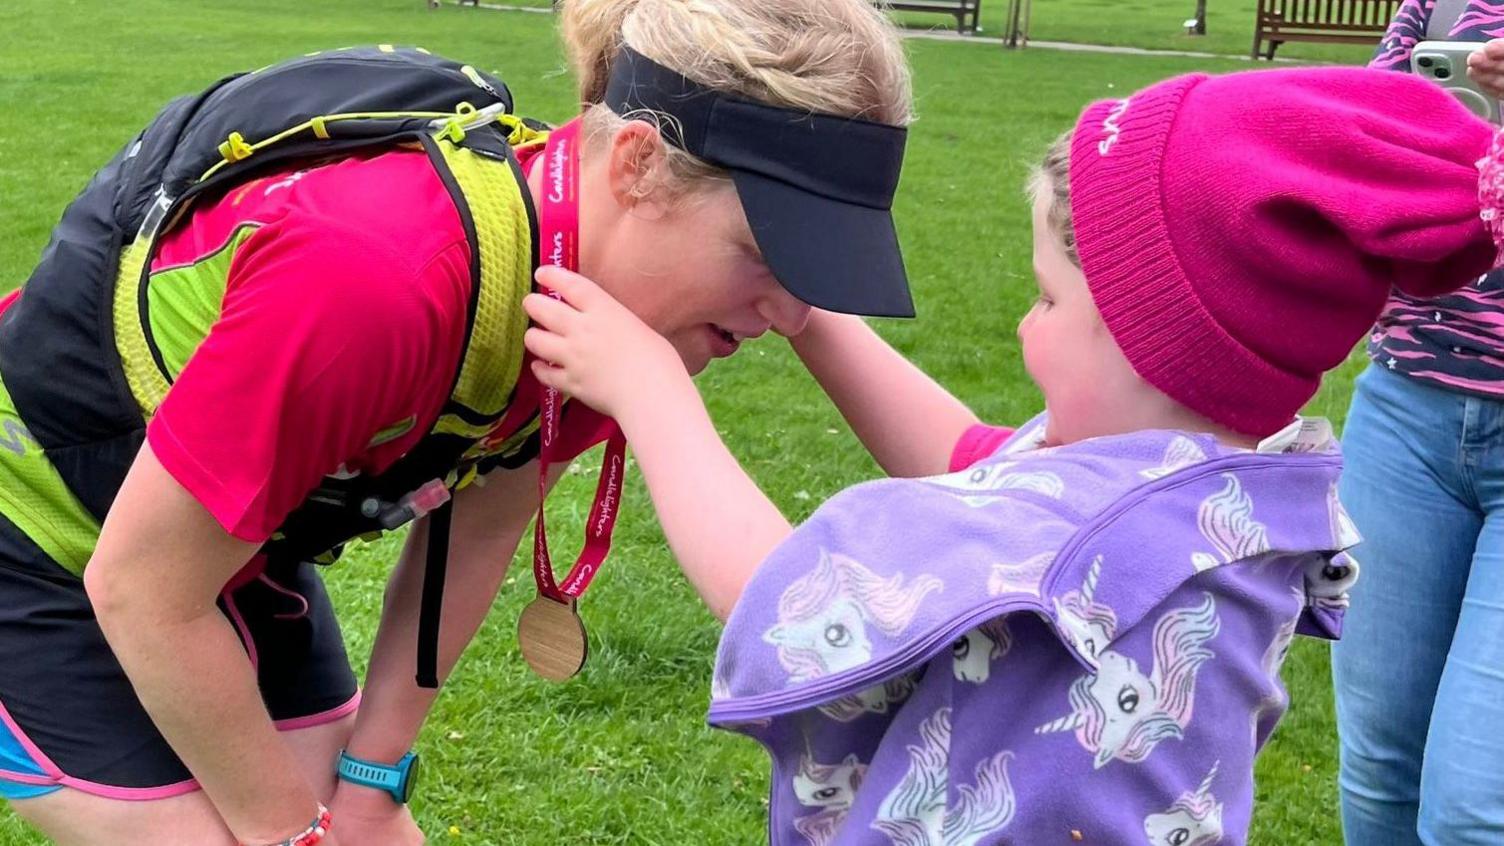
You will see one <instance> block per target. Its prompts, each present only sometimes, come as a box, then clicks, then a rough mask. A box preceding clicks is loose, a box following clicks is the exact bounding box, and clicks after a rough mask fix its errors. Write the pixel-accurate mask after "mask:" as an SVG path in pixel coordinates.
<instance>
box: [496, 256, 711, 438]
mask: <svg viewBox="0 0 1504 846" xmlns="http://www.w3.org/2000/svg"><path fill="white" fill-rule="evenodd" d="M538 282H539V284H541V285H543V286H544V287H546V288H549V289H551V290H553V291H554V292H555V293H556V294H558V295H559V296H560V297H561V298H562V300H556V299H554V298H553V297H550V296H548V295H546V294H529V295H528V296H527V297H526V298H525V299H524V300H523V301H522V307H523V309H524V310H525V311H527V314H528V317H531V318H532V319H533V322H534V323H535V324H537V325H535V326H533V327H532V328H530V329H528V330H527V334H526V335H525V336H524V337H523V343H524V344H526V346H527V349H528V351H529V352H531V353H532V354H533V355H535V356H537V357H538V359H539V360H538V361H534V362H533V374H534V375H535V376H537V377H538V381H539V382H542V383H543V384H544V385H547V386H549V387H551V388H554V389H556V390H559V391H561V392H563V393H565V394H568V395H570V396H572V397H575V398H577V399H579V400H580V401H581V402H583V403H585V404H586V405H588V406H590V407H591V408H593V409H595V410H596V411H599V412H601V413H602V414H607V415H610V416H611V417H615V418H618V419H620V418H621V417H622V416H623V415H624V414H625V412H626V411H627V410H628V409H629V408H630V406H631V405H632V404H633V403H642V402H652V399H653V391H652V390H651V389H649V388H648V387H647V386H648V385H655V384H658V385H661V384H662V380H663V379H666V378H674V377H678V376H682V377H684V378H685V379H686V380H687V379H688V378H689V374H688V373H687V372H686V371H685V369H684V362H683V360H682V359H680V358H679V354H678V352H676V351H675V350H674V348H673V346H672V345H671V344H669V342H668V341H667V340H665V339H664V338H663V336H662V335H659V334H658V333H657V332H654V331H653V330H652V329H650V328H648V326H647V324H645V323H643V322H642V321H641V320H639V319H638V318H637V315H635V314H633V313H632V312H630V311H628V310H627V308H626V306H623V305H622V304H621V303H619V302H617V301H616V300H615V299H612V297H611V295H610V294H607V293H606V292H605V291H602V290H601V289H600V288H599V287H598V286H596V284H595V283H594V282H591V281H590V280H589V279H586V278H585V277H583V276H581V275H579V274H577V273H571V272H569V271H567V270H564V269H562V268H558V267H543V268H539V270H538Z"/></svg>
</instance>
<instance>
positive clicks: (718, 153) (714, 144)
mask: <svg viewBox="0 0 1504 846" xmlns="http://www.w3.org/2000/svg"><path fill="white" fill-rule="evenodd" d="M606 104H607V105H608V106H610V108H611V109H612V110H613V111H615V112H616V113H617V114H619V115H622V116H623V117H632V116H633V115H634V113H638V112H643V111H648V112H653V113H657V114H659V115H666V116H667V117H669V118H671V119H672V120H671V121H662V122H661V123H662V124H663V125H662V127H661V128H662V131H663V135H664V138H665V139H666V140H668V141H669V143H672V144H674V145H675V146H677V147H680V148H681V149H683V150H685V151H686V152H689V153H692V154H694V155H695V156H698V157H700V158H702V159H704V160H705V161H707V162H710V163H711V164H714V165H717V166H719V167H722V168H725V169H726V170H727V171H729V172H730V173H731V179H732V181H733V182H734V183H735V185H736V191H737V195H738V196H739V197H740V198H741V204H742V210H743V212H745V213H746V215H747V223H748V225H750V226H751V228H752V235H753V237H754V238H756V239H757V246H758V249H759V250H761V251H762V255H763V259H764V260H765V261H766V262H767V263H768V268H769V269H770V270H771V271H772V272H773V275H774V276H775V277H776V278H777V279H778V282H779V283H780V284H781V285H783V287H784V288H786V289H787V290H788V292H789V293H791V294H793V295H794V296H796V297H798V298H799V299H800V300H803V301H804V302H806V303H809V304H810V305H812V306H815V307H816V308H823V309H827V310H829V311H839V312H845V313H848V314H863V315H870V316H873V317H913V316H914V302H913V300H912V298H910V296H909V282H908V277H907V276H906V274H905V273H904V268H903V256H902V255H901V254H900V253H899V249H898V235H897V233H896V232H895V231H894V229H893V214H892V208H893V192H894V191H895V189H897V187H898V173H899V170H900V168H901V167H902V166H903V148H904V141H905V138H906V137H907V134H908V133H907V131H906V130H905V129H903V128H902V127H897V126H889V125H887V124H882V123H873V122H871V121H865V120H859V119H856V118H845V117H836V116H833V115H824V114H814V113H811V112H807V111H799V110H794V109H784V108H778V107H774V106H767V105H763V104H761V103H755V102H751V101H748V100H741V99H737V98H735V97H729V96H726V95H724V94H721V93H720V92H717V91H714V90H711V89H709V88H706V87H705V86H702V85H700V84H698V83H696V82H693V81H691V80H689V79H687V78H685V77H684V76H682V75H681V74H679V73H678V72H676V71H673V70H670V69H668V68H665V67H663V66H662V65H659V64H657V63H656V62H653V61H652V60H651V59H648V58H647V57H645V56H643V55H642V54H640V53H637V52H636V51H634V50H632V49H631V48H623V49H622V51H621V53H620V55H618V56H617V59H616V62H615V65H614V67H613V68H612V71H611V82H610V84H609V86H608V87H607V89H606Z"/></svg>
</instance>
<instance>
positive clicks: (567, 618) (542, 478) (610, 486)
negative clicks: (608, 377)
mask: <svg viewBox="0 0 1504 846" xmlns="http://www.w3.org/2000/svg"><path fill="white" fill-rule="evenodd" d="M579 135H580V122H579V120H573V121H570V122H569V123H567V124H565V125H564V126H561V127H559V128H558V129H556V130H554V131H553V132H552V133H550V134H549V136H548V142H547V143H546V145H545V146H544V148H543V167H544V172H545V178H544V183H545V184H544V190H543V196H542V197H540V198H539V214H538V229H539V234H540V235H541V237H542V241H543V244H542V247H541V249H540V250H539V253H540V255H541V256H542V259H543V261H545V262H547V263H548V264H553V265H556V266H558V267H563V268H565V269H566V270H576V269H578V267H579V239H580V234H579V233H580V230H579V210H580V201H579V193H578V185H579V167H580V157H579V149H578V143H579ZM543 293H545V294H548V295H550V296H554V294H553V292H551V291H548V290H546V289H544V290H543ZM523 367H524V371H523V376H524V378H530V377H531V375H532V374H531V371H530V370H528V369H527V368H528V365H527V364H524V365H523ZM539 391H540V392H539V402H538V519H537V522H536V523H534V525H533V581H534V582H536V583H537V586H538V596H537V598H536V599H534V600H533V601H532V602H531V603H529V604H528V606H527V607H526V608H524V609H523V611H522V616H521V617H519V618H518V620H517V640H518V645H519V646H520V647H521V649H522V658H523V660H524V661H526V662H527V665H528V666H529V667H531V668H532V669H533V672H535V673H537V674H538V675H540V676H542V677H543V678H545V679H548V680H549V681H553V682H561V681H565V680H567V679H569V678H571V677H572V676H574V675H575V674H576V673H578V672H579V671H580V669H581V668H582V667H584V666H585V658H586V656H587V655H588V654H589V652H590V643H589V639H588V637H587V636H586V634H585V624H584V623H582V622H581V621H580V615H579V612H578V610H577V608H576V606H577V600H578V599H579V597H580V595H581V594H583V593H584V592H585V589H586V588H587V587H589V586H590V582H591V580H592V579H594V578H595V574H596V573H597V572H598V571H599V570H600V565H601V562H602V561H604V560H605V559H606V553H607V551H609V550H610V548H611V531H612V529H613V528H614V527H615V526H616V515H617V512H618V509H619V505H620V500H621V485H622V476H623V474H624V471H625V469H626V452H627V441H626V437H625V436H623V435H622V432H621V429H620V428H615V427H613V431H612V434H611V437H610V439H609V440H608V441H607V442H606V456H605V461H604V463H603V464H602V465H601V476H600V482H599V483H598V484H597V485H596V491H595V503H594V504H593V505H592V506H591V508H590V517H589V519H588V520H587V522H586V526H585V548H584V549H583V550H582V551H581V552H580V556H579V559H578V560H576V561H575V564H574V567H573V568H571V569H570V571H569V574H568V575H567V576H566V577H565V578H564V581H563V583H562V584H561V583H559V582H557V581H555V579H554V570H553V563H552V562H551V561H550V560H549V556H548V532H547V529H546V527H545V525H544V515H543V501H544V499H545V498H546V497H547V494H548V468H549V467H550V466H552V465H553V464H555V463H558V458H559V456H558V452H559V443H558V441H559V417H560V415H561V414H562V413H563V408H564V399H563V397H561V396H559V392H558V391H556V390H554V389H553V388H549V387H547V386H541V385H540V386H539Z"/></svg>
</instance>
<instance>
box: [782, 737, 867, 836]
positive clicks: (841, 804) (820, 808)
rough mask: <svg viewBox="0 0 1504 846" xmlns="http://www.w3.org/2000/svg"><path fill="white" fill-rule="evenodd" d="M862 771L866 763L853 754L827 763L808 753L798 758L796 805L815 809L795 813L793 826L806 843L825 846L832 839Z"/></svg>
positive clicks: (860, 781) (859, 783) (844, 816)
mask: <svg viewBox="0 0 1504 846" xmlns="http://www.w3.org/2000/svg"><path fill="white" fill-rule="evenodd" d="M866 774H867V766H866V765H865V764H862V763H860V762H859V761H858V760H857V757H856V756H855V755H847V756H846V758H845V759H844V760H842V761H841V763H839V764H831V765H826V764H818V763H815V759H814V757H813V756H811V755H810V754H808V753H806V754H805V755H804V756H802V757H801V758H800V759H799V771H798V772H797V773H795V774H794V795H795V796H797V797H799V804H800V805H803V806H804V807H806V808H815V809H817V810H816V811H815V813H813V814H809V815H808V816H803V817H795V818H794V830H795V831H797V832H799V834H800V835H802V836H803V837H804V840H805V842H807V843H808V844H809V846H827V844H829V843H830V842H832V841H833V840H835V836H836V833H837V832H839V831H840V830H841V824H842V823H843V822H845V821H846V813H847V812H848V811H850V810H851V804H852V802H854V801H856V792H857V790H859V789H860V788H861V786H862V779H863V778H865V777H866Z"/></svg>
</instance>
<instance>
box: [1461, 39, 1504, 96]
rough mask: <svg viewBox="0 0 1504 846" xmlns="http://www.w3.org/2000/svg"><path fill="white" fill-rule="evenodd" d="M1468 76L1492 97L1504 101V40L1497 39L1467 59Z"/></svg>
mask: <svg viewBox="0 0 1504 846" xmlns="http://www.w3.org/2000/svg"><path fill="white" fill-rule="evenodd" d="M1467 75H1468V78H1469V79H1471V80H1472V81H1474V82H1476V83H1478V87H1479V88H1482V89H1483V91H1484V92H1485V93H1487V94H1488V95H1489V96H1490V97H1497V98H1501V99H1504V38H1495V39H1494V40H1492V41H1490V42H1488V43H1487V44H1484V45H1483V49H1481V50H1475V51H1473V53H1472V54H1471V55H1469V56H1468V57H1467Z"/></svg>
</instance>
